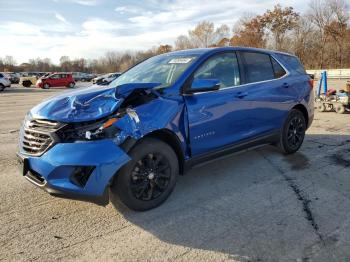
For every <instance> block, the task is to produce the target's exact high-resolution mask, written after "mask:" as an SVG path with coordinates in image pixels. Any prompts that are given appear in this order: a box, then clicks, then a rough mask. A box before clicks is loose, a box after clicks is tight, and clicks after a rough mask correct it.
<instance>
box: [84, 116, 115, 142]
mask: <svg viewBox="0 0 350 262" xmlns="http://www.w3.org/2000/svg"><path fill="white" fill-rule="evenodd" d="M117 121H118V119H117V118H110V119H108V120H107V121H106V122H104V123H103V124H102V125H100V126H99V127H98V128H97V129H91V130H87V131H85V138H86V139H88V140H94V139H102V138H109V137H113V136H114V135H115V134H116V133H117V132H118V128H116V127H115V126H113V124H114V123H115V122H117Z"/></svg>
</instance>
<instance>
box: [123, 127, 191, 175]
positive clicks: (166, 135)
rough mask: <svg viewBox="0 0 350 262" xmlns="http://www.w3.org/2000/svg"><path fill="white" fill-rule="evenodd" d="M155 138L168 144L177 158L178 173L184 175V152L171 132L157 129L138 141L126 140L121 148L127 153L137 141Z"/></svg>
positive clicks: (178, 140) (176, 137)
mask: <svg viewBox="0 0 350 262" xmlns="http://www.w3.org/2000/svg"><path fill="white" fill-rule="evenodd" d="M148 137H151V138H155V139H159V140H161V141H162V142H164V143H166V144H168V145H169V146H170V147H171V148H172V149H173V150H174V152H175V154H176V156H177V158H178V163H179V171H180V174H181V175H182V174H184V170H185V156H184V152H183V150H182V147H181V142H180V139H179V138H178V136H177V135H176V134H175V133H174V132H173V131H171V130H169V129H158V130H155V131H152V132H150V133H148V134H147V135H145V136H143V137H142V138H141V139H139V140H134V139H133V138H129V139H127V140H126V141H125V142H124V143H123V145H122V148H123V149H124V150H125V151H126V152H129V151H130V150H131V149H132V148H133V147H134V146H136V145H137V144H138V142H139V141H141V140H142V139H144V138H148Z"/></svg>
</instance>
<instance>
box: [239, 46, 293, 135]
mask: <svg viewBox="0 0 350 262" xmlns="http://www.w3.org/2000/svg"><path fill="white" fill-rule="evenodd" d="M239 57H240V59H241V61H242V64H243V65H244V70H243V71H244V81H245V84H246V86H247V88H248V89H249V100H250V102H251V110H250V112H249V113H250V115H249V118H250V119H251V120H252V133H253V135H254V136H259V135H264V134H267V133H270V132H275V131H276V132H277V131H279V129H280V128H281V126H282V124H283V121H284V119H285V117H286V115H287V114H288V111H289V109H290V107H291V106H292V105H293V104H294V103H295V100H296V97H297V95H296V92H295V89H294V88H293V87H292V86H291V85H290V79H289V74H288V71H287V70H286V69H285V68H284V67H283V66H282V65H281V64H280V63H279V62H278V61H277V60H276V58H274V57H272V56H271V55H270V54H266V53H260V52H251V51H240V52H239Z"/></svg>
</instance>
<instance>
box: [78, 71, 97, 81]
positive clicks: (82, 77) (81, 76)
mask: <svg viewBox="0 0 350 262" xmlns="http://www.w3.org/2000/svg"><path fill="white" fill-rule="evenodd" d="M72 75H73V78H74V81H76V82H77V81H81V82H90V81H91V80H92V79H93V78H94V77H95V75H92V74H88V73H81V72H73V73H72Z"/></svg>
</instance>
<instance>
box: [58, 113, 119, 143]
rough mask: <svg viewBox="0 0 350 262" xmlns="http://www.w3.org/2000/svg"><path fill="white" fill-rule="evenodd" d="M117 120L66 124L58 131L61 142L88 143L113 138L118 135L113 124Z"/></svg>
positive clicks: (117, 130)
mask: <svg viewBox="0 0 350 262" xmlns="http://www.w3.org/2000/svg"><path fill="white" fill-rule="evenodd" d="M116 121H118V118H110V119H108V120H104V121H100V122H95V123H75V124H68V125H67V126H66V127H65V128H62V129H61V130H59V131H58V133H57V135H58V136H59V138H60V140H61V141H62V142H75V141H89V140H98V139H105V138H113V137H115V136H116V135H117V134H118V133H119V129H118V128H117V127H115V126H114V125H113V124H114V123H115V122H116Z"/></svg>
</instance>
